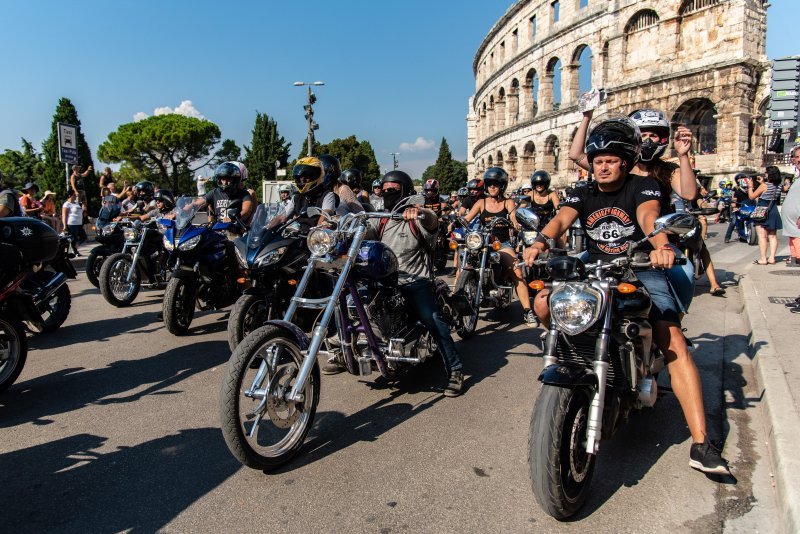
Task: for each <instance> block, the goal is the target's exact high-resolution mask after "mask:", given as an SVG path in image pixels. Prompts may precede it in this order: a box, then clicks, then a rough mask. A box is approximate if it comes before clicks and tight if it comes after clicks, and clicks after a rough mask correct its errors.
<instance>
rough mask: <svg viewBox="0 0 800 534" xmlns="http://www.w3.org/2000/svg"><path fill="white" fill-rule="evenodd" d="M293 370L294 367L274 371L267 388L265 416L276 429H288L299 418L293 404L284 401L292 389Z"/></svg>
mask: <svg viewBox="0 0 800 534" xmlns="http://www.w3.org/2000/svg"><path fill="white" fill-rule="evenodd" d="M295 370H296V369H295V368H294V367H282V368H281V369H279V370H276V371H275V374H274V375H273V376H272V379H271V380H270V381H269V386H268V387H267V414H269V420H270V421H271V422H272V424H273V425H275V426H276V427H278V428H290V427H291V426H292V425H293V424H294V423H295V422H296V421H297V420H298V419H299V418H300V410H298V409H297V406H296V405H295V403H293V402H288V401H287V400H286V395H287V394H288V393H289V391H291V389H292V380H293V379H294V377H295V373H294V371H295Z"/></svg>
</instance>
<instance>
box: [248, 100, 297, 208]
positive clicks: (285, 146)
mask: <svg viewBox="0 0 800 534" xmlns="http://www.w3.org/2000/svg"><path fill="white" fill-rule="evenodd" d="M252 134H253V137H252V139H251V141H250V146H247V145H245V147H244V153H245V156H244V164H245V165H246V166H247V172H248V174H249V175H250V182H251V185H252V186H254V187H255V189H256V192H257V194H258V197H259V198H260V197H261V183H262V181H264V180H275V178H276V174H275V170H276V169H277V167H278V165H276V162H277V163H278V164H279V165H280V166H281V167H285V166H286V164H287V163H288V161H289V147H291V146H292V144H291V143H288V142H287V141H286V139H284V138H283V136H281V135H280V134H279V133H278V123H277V122H275V121H274V120H273V119H272V118H270V117H269V115H267V114H266V113H259V112H258V111H256V121H255V124H254V125H253V130H252Z"/></svg>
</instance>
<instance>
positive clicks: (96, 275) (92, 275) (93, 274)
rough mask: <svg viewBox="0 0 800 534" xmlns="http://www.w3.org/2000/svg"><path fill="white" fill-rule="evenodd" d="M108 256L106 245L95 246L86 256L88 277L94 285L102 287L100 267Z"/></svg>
mask: <svg viewBox="0 0 800 534" xmlns="http://www.w3.org/2000/svg"><path fill="white" fill-rule="evenodd" d="M106 258H108V254H106V252H105V247H95V248H93V249H92V251H91V252H89V256H88V257H87V258H86V278H87V279H88V280H89V282H91V284H92V285H93V286H94V287H98V288H99V287H100V269H102V268H103V263H104V262H105V261H106Z"/></svg>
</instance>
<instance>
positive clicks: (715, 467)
mask: <svg viewBox="0 0 800 534" xmlns="http://www.w3.org/2000/svg"><path fill="white" fill-rule="evenodd" d="M689 467H692V468H694V469H697V470H698V471H702V472H703V473H709V474H712V475H730V474H731V470H730V469H729V468H728V461H727V460H726V459H725V458H723V457H722V450H721V449H720V448H719V444H718V443H716V442H713V441H709V440H708V439H707V438H706V440H705V441H704V442H703V443H693V444H692V448H691V449H689Z"/></svg>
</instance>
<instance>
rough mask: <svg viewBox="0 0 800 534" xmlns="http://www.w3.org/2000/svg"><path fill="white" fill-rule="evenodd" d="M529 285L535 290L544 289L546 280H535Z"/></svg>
mask: <svg viewBox="0 0 800 534" xmlns="http://www.w3.org/2000/svg"><path fill="white" fill-rule="evenodd" d="M528 287H529V288H531V289H533V290H534V291H541V290H542V289H544V282H542V281H541V280H534V281H532V282H531V283H529V284H528Z"/></svg>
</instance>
